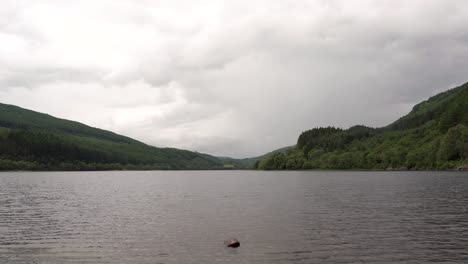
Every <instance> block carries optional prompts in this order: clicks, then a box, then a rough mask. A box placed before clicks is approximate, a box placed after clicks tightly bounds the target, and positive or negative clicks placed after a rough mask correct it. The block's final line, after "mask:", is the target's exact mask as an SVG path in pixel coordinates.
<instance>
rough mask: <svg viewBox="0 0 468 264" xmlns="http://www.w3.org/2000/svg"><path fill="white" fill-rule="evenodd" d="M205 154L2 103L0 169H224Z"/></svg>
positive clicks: (0, 106)
mask: <svg viewBox="0 0 468 264" xmlns="http://www.w3.org/2000/svg"><path fill="white" fill-rule="evenodd" d="M219 168H223V164H222V162H221V161H220V160H219V159H217V158H215V157H213V156H209V155H206V154H200V153H196V152H191V151H186V150H179V149H173V148H156V147H152V146H148V145H146V144H144V143H142V142H139V141H136V140H134V139H131V138H129V137H125V136H121V135H118V134H115V133H112V132H109V131H106V130H102V129H97V128H93V127H90V126H86V125H84V124H81V123H78V122H74V121H69V120H64V119H59V118H55V117H53V116H50V115H47V114H42V113H38V112H34V111H30V110H26V109H23V108H20V107H17V106H13V105H6V104H0V170H109V169H219Z"/></svg>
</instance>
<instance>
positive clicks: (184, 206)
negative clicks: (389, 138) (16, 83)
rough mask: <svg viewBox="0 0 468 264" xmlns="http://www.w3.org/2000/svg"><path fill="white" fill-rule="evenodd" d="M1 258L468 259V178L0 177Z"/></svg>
mask: <svg viewBox="0 0 468 264" xmlns="http://www.w3.org/2000/svg"><path fill="white" fill-rule="evenodd" d="M232 236H234V237H236V238H237V239H239V240H240V241H241V247H240V248H238V249H230V248H225V247H224V246H223V240H224V239H226V238H229V237H232ZM0 263H12V264H17V263H28V264H30V263H129V264H140V263H468V173H466V172H465V173H458V172H255V171H195V172H194V171H179V172H164V171H154V172H41V173H32V172H24V173H22V172H21V173H10V172H8V173H0Z"/></svg>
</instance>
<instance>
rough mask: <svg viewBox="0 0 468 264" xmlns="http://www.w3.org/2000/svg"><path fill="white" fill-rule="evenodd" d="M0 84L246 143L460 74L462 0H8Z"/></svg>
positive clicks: (10, 94) (78, 114) (222, 147)
mask: <svg viewBox="0 0 468 264" xmlns="http://www.w3.org/2000/svg"><path fill="white" fill-rule="evenodd" d="M2 5H3V6H2V10H1V11H0V98H1V101H2V102H4V103H12V104H17V105H20V106H23V107H28V108H32V109H34V110H37V111H43V112H47V113H50V114H53V115H57V116H59V117H63V118H69V119H74V120H78V121H82V122H86V123H88V124H90V125H94V126H98V127H101V128H105V129H110V130H113V131H116V132H119V133H123V134H126V135H128V136H131V137H135V138H137V139H139V140H142V141H144V142H146V143H149V144H153V145H157V146H170V147H181V148H187V149H191V150H196V151H203V152H208V153H211V154H216V155H223V156H235V157H246V156H253V155H258V154H263V153H264V152H267V151H270V150H272V149H275V148H278V147H283V146H286V145H290V144H294V143H295V141H296V139H297V136H298V135H299V133H300V132H301V131H304V130H306V129H310V128H312V127H316V126H325V125H335V126H340V127H348V126H351V125H354V124H365V125H369V126H382V125H386V124H388V123H390V122H392V121H394V120H395V119H397V118H398V117H400V116H401V115H403V114H405V113H406V112H408V111H409V110H410V109H411V107H412V105H413V104H415V103H417V102H419V101H421V100H423V99H425V98H427V97H429V96H431V95H433V94H435V93H437V92H440V91H442V90H445V89H448V88H451V87H454V86H456V85H459V84H461V83H463V82H465V81H468V78H467V77H466V75H467V70H468V62H467V61H466V58H467V56H468V30H467V28H466V25H467V24H468V4H467V3H466V1H463V0H460V1H457V0H453V1H437V0H433V1H427V0H424V1H423V0H414V1H395V0H392V1H372V0H367V1H366V0H362V1H358V0H356V1H349V0H336V1H271V0H269V1H266V0H265V1H264V0H257V1H248V2H247V1H182V0H181V1H159V2H154V1H119V2H118V3H116V2H115V1H110V0H109V1H105V0H103V1H79V2H75V3H74V4H73V5H72V6H71V5H69V4H66V5H65V4H64V3H63V2H62V1H54V0H50V1H41V2H34V1H31V2H30V1H24V2H22V1H6V2H5V3H2Z"/></svg>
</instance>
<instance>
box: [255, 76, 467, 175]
mask: <svg viewBox="0 0 468 264" xmlns="http://www.w3.org/2000/svg"><path fill="white" fill-rule="evenodd" d="M466 165H468V84H464V85H462V86H459V87H457V88H454V89H451V90H449V91H446V92H443V93H440V94H438V95H436V96H433V97H431V98H429V99H428V100H427V101H424V102H422V103H420V104H418V105H416V106H415V107H414V108H413V109H412V111H411V112H410V113H409V114H407V115H405V116H403V117H402V118H400V119H398V120H397V121H395V122H394V123H392V124H390V125H388V126H386V127H382V128H370V127H365V126H354V127H351V128H349V129H346V130H344V129H340V128H334V127H325V128H323V127H322V128H314V129H311V130H308V131H305V132H303V133H302V134H301V135H300V136H299V138H298V141H297V146H296V147H295V148H293V149H291V150H290V151H288V152H287V153H286V154H284V153H276V154H274V155H271V156H270V157H268V158H266V159H263V160H261V162H259V163H258V164H257V166H256V168H258V169H265V170H276V169H280V170H281V169H387V170H393V169H398V170H401V169H415V170H426V169H427V170H433V169H456V168H462V167H466Z"/></svg>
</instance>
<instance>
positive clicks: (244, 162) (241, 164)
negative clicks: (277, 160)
mask: <svg viewBox="0 0 468 264" xmlns="http://www.w3.org/2000/svg"><path fill="white" fill-rule="evenodd" d="M294 148H295V146H288V147H284V148H280V149H277V150H273V151H271V152H268V153H266V154H263V155H261V156H258V157H252V158H244V159H234V158H230V157H218V159H220V160H221V161H222V162H223V163H224V164H226V166H229V165H231V166H232V168H237V169H253V168H254V167H255V164H256V163H258V162H260V160H263V159H266V158H268V157H270V156H271V155H273V154H275V153H284V154H286V153H287V152H288V151H289V150H292V149H294Z"/></svg>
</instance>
